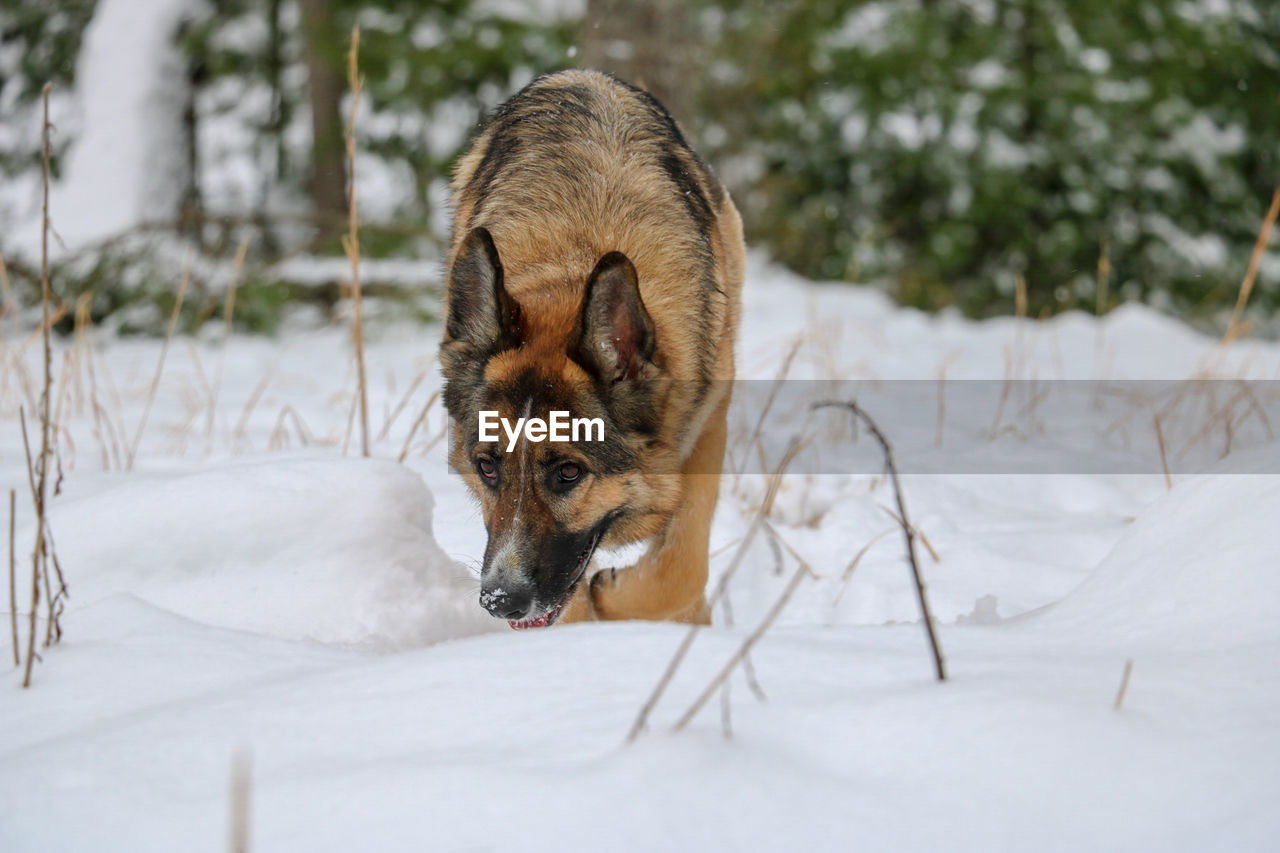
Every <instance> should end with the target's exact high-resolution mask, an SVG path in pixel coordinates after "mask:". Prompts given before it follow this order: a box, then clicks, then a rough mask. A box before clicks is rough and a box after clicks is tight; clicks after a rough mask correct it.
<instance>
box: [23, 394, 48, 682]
mask: <svg viewBox="0 0 1280 853" xmlns="http://www.w3.org/2000/svg"><path fill="white" fill-rule="evenodd" d="M18 420H19V421H20V422H21V423H22V447H23V450H25V451H26V455H27V479H28V481H29V482H30V483H31V495H32V499H33V500H37V502H38V498H37V495H38V494H39V493H38V492H37V491H36V483H35V470H34V469H35V463H34V462H33V461H32V459H31V443H30V442H29V441H27V415H26V412H24V411H23V410H22V409H21V408H19V409H18ZM43 532H44V531H43V528H42V527H41V526H40V524H39V523H38V522H37V524H36V550H35V553H34V554H33V555H32V559H31V563H32V565H31V620H30V622H29V624H28V628H27V666H26V671H25V672H24V673H23V676H22V686H23V687H30V686H31V664H32V663H33V662H34V661H35V658H36V614H37V613H38V612H39V611H40V546H41V545H43V544H44V536H43V535H42V534H43Z"/></svg>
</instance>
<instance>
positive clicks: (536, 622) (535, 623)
mask: <svg viewBox="0 0 1280 853" xmlns="http://www.w3.org/2000/svg"><path fill="white" fill-rule="evenodd" d="M550 618H551V612H547V613H544V614H542V615H541V616H539V617H538V618H537V619H527V620H525V621H524V622H516V621H515V620H509V621H508V622H507V624H508V625H510V626H511V627H512V628H514V629H516V630H517V631H523V630H525V629H526V628H545V627H547V620H548V619H550Z"/></svg>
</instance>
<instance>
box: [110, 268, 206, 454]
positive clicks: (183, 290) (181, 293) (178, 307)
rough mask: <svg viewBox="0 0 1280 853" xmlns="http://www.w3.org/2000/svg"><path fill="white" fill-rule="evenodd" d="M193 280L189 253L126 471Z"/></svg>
mask: <svg viewBox="0 0 1280 853" xmlns="http://www.w3.org/2000/svg"><path fill="white" fill-rule="evenodd" d="M190 279H191V252H190V251H188V252H187V259H186V262H185V263H184V264H183V267H182V279H181V280H180V281H179V282H178V298H177V299H176V300H175V301H174V303H173V313H172V314H171V315H170V316H169V327H168V328H167V329H166V330H165V334H164V343H163V344H161V345H160V358H159V360H157V362H156V374H155V376H153V377H152V379H151V387H150V388H148V389H147V400H146V403H145V404H143V407H142V418H141V420H139V421H138V431H137V432H136V433H135V434H134V436H133V444H132V445H131V446H130V447H129V457H128V460H127V461H126V463H125V470H126V471H132V470H133V463H134V461H135V460H136V459H137V457H138V446H139V445H140V444H142V433H143V432H144V431H145V430H146V428H147V418H149V417H150V416H151V404H152V403H154V402H155V400H156V391H157V390H158V389H159V388H160V376H161V375H162V374H163V373H164V360H165V357H166V356H168V354H169V343H170V342H171V341H172V340H173V333H174V332H175V331H177V328H178V317H179V316H180V315H181V313H182V300H183V299H184V298H185V297H186V295H187V282H188V281H189V280H190Z"/></svg>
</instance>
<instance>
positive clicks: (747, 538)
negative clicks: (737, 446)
mask: <svg viewBox="0 0 1280 853" xmlns="http://www.w3.org/2000/svg"><path fill="white" fill-rule="evenodd" d="M803 447H804V442H802V441H800V440H796V441H793V442H792V443H791V446H790V447H788V448H787V452H786V453H784V454H783V456H782V460H781V461H780V462H779V463H778V467H777V468H776V469H774V472H773V473H772V474H771V475H770V476H769V485H768V487H767V488H766V489H765V496H764V501H763V502H762V503H761V504H760V507H759V509H757V510H756V514H755V517H754V518H753V519H752V520H751V525H750V526H749V527H748V528H747V532H746V533H744V534H743V536H742V541H741V542H739V543H738V549H737V550H736V551H734V553H733V558H732V559H731V560H730V561H729V566H728V567H727V568H726V569H725V570H724V572H723V573H722V574H721V575H720V580H719V582H717V584H716V588H715V591H714V592H712V594H711V595H710V597H708V598H707V610H708V611H713V610H714V609H715V606H716V604H717V603H718V602H719V601H720V599H721V598H722V597H723V596H724V595H725V592H726V591H727V590H728V589H729V581H730V580H732V579H733V576H734V574H735V573H736V572H737V571H738V567H739V566H740V565H741V564H742V558H743V557H744V556H746V553H747V549H748V548H750V547H751V543H752V542H753V541H754V540H755V538H756V534H757V533H759V532H760V527H761V525H762V524H764V520H765V518H766V516H768V515H769V513H770V511H772V509H773V502H774V500H775V499H776V498H777V496H778V488H779V487H780V486H781V484H782V475H783V473H784V472H785V471H786V470H787V466H788V465H790V464H791V462H792V461H793V460H794V459H795V458H796V456H797V455H799V453H800V450H801V449H802V448H803ZM702 627H703V626H701V625H697V624H694V625H690V626H689V630H688V631H686V632H685V635H684V637H683V638H682V639H681V641H680V645H679V647H677V648H676V651H675V654H673V655H672V656H671V660H670V661H668V662H667V666H666V669H664V670H663V671H662V675H661V676H660V677H659V678H658V683H657V684H656V685H654V688H653V691H652V692H651V693H650V694H649V698H647V699H646V700H645V702H644V704H643V705H642V706H640V712H639V713H638V714H636V719H635V721H634V722H633V723H632V724H631V730H630V731H628V732H627V743H631V742H633V741H634V740H635V739H636V738H637V737H639V736H640V732H642V731H644V729H645V726H646V725H647V724H648V722H649V715H650V714H652V713H653V709H654V708H656V707H657V705H658V702H659V701H660V700H661V699H662V695H663V694H664V693H665V692H666V691H667V687H668V686H669V685H670V684H671V679H672V678H674V677H675V674H676V671H677V670H679V669H680V665H681V664H682V663H683V662H684V659H685V656H686V655H688V654H689V649H690V648H692V647H693V641H694V640H695V639H696V638H697V636H698V631H699V630H701V629H702ZM761 694H762V695H763V691H761Z"/></svg>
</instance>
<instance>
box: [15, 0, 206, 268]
mask: <svg viewBox="0 0 1280 853" xmlns="http://www.w3.org/2000/svg"><path fill="white" fill-rule="evenodd" d="M200 8H201V6H200V4H199V0H100V2H99V3H98V4H97V7H96V9H95V10H94V14H93V18H92V19H91V20H90V22H89V25H88V26H87V27H86V28H85V31H84V44H83V47H82V48H81V53H80V57H79V60H78V61H77V74H76V78H77V85H76V92H75V100H76V105H77V107H76V108H77V109H78V111H79V113H80V116H79V121H78V122H76V124H77V126H78V127H79V128H80V130H79V133H78V134H77V135H76V137H75V141H74V142H73V143H72V145H71V148H70V150H69V152H68V157H67V162H66V165H65V168H64V170H63V172H62V174H61V176H60V178H59V180H57V181H55V182H54V183H53V185H52V186H51V187H50V193H49V195H50V198H49V207H50V210H52V211H56V212H57V217H56V221H55V225H56V232H57V236H58V239H57V240H54V241H50V243H51V247H52V248H51V251H52V252H53V253H54V254H55V255H56V254H58V253H59V252H60V250H61V249H62V248H63V247H65V248H67V249H75V248H77V247H80V246H83V245H84V244H86V243H90V242H93V241H96V240H101V239H103V238H106V237H110V236H113V235H116V234H118V233H120V232H122V231H124V230H126V229H127V228H129V227H130V226H132V225H136V224H137V223H139V222H153V221H170V220H173V219H174V218H175V216H176V215H177V212H178V210H177V205H178V201H179V195H178V194H179V193H181V191H182V187H183V186H184V181H183V171H184V169H185V168H186V167H185V164H184V161H183V150H184V149H183V146H182V145H181V144H179V140H180V139H181V134H182V128H181V126H180V121H181V116H182V99H183V98H184V97H185V94H184V87H185V85H186V84H185V80H186V73H185V70H184V67H183V63H182V58H181V57H180V56H179V54H178V52H177V49H176V47H175V46H174V45H173V34H174V31H175V30H176V28H177V26H178V23H179V22H180V21H181V20H182V19H183V17H184V16H190V15H192V14H193V13H194V11H195V10H198V9H200ZM18 231H19V233H18V234H17V236H16V237H15V238H14V240H13V244H14V246H15V247H16V250H17V251H21V252H23V253H25V254H28V255H32V256H34V257H37V258H38V257H39V245H40V221H39V218H38V216H37V217H35V218H34V219H27V220H25V221H24V222H23V223H21V224H20V225H19V228H18Z"/></svg>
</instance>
